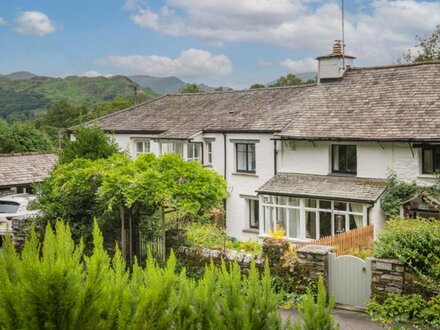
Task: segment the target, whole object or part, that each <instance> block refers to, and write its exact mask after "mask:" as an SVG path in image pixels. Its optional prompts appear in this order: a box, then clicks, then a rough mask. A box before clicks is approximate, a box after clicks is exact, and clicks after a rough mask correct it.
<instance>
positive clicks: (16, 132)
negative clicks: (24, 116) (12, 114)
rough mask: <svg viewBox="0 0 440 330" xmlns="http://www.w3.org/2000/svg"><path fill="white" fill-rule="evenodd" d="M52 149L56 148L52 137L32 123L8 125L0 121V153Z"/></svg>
mask: <svg viewBox="0 0 440 330" xmlns="http://www.w3.org/2000/svg"><path fill="white" fill-rule="evenodd" d="M50 150H54V145H53V143H52V141H51V139H50V137H49V136H48V135H47V134H46V133H44V132H42V131H39V130H38V129H36V128H35V127H34V126H33V125H32V124H31V123H21V122H16V123H14V124H12V125H11V126H8V124H6V123H5V122H4V121H0V153H11V152H28V151H50Z"/></svg>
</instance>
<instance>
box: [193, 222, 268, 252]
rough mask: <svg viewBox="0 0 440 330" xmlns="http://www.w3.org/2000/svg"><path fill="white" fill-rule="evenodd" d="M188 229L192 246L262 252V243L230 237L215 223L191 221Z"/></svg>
mask: <svg viewBox="0 0 440 330" xmlns="http://www.w3.org/2000/svg"><path fill="white" fill-rule="evenodd" d="M185 228H186V230H187V231H188V234H187V241H188V243H189V244H190V245H192V246H197V247H204V248H209V249H224V248H227V249H231V250H237V251H244V252H246V253H252V254H258V253H260V252H261V244H259V243H258V242H256V241H254V240H251V239H249V240H247V241H245V242H242V241H239V240H237V239H235V238H232V237H228V236H227V234H226V232H225V230H224V229H223V228H221V227H219V226H216V225H214V224H206V223H204V224H200V223H190V224H188V225H187V226H186V227H185Z"/></svg>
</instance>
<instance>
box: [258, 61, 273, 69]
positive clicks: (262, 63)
mask: <svg viewBox="0 0 440 330" xmlns="http://www.w3.org/2000/svg"><path fill="white" fill-rule="evenodd" d="M257 64H258V65H259V66H261V67H263V68H267V67H271V66H272V61H269V60H258V61H257Z"/></svg>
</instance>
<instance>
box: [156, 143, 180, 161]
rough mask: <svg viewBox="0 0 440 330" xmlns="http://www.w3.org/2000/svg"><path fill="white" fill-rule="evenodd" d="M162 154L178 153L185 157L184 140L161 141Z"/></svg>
mask: <svg viewBox="0 0 440 330" xmlns="http://www.w3.org/2000/svg"><path fill="white" fill-rule="evenodd" d="M160 154H161V155H164V154H177V155H179V156H182V157H183V143H182V142H161V143H160Z"/></svg>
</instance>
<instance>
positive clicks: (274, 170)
mask: <svg viewBox="0 0 440 330" xmlns="http://www.w3.org/2000/svg"><path fill="white" fill-rule="evenodd" d="M277 155H278V152H277V140H273V175H277Z"/></svg>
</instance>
